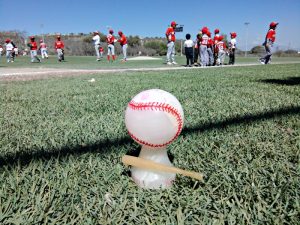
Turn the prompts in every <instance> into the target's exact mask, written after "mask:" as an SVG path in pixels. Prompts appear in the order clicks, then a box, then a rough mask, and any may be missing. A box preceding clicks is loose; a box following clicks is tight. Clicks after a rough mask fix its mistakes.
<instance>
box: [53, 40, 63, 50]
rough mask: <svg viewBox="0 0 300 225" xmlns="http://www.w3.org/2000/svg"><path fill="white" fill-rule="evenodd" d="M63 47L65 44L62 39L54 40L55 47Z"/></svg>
mask: <svg viewBox="0 0 300 225" xmlns="http://www.w3.org/2000/svg"><path fill="white" fill-rule="evenodd" d="M64 47H65V45H64V43H63V42H62V41H56V42H55V49H63V48H64Z"/></svg>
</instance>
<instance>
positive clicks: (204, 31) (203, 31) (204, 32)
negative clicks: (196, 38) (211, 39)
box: [201, 27, 209, 34]
mask: <svg viewBox="0 0 300 225" xmlns="http://www.w3.org/2000/svg"><path fill="white" fill-rule="evenodd" d="M201 32H202V34H207V33H208V32H209V30H208V28H207V27H203V28H202V30H201Z"/></svg>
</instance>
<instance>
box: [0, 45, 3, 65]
mask: <svg viewBox="0 0 300 225" xmlns="http://www.w3.org/2000/svg"><path fill="white" fill-rule="evenodd" d="M2 52H3V47H2V45H0V61H1V57H2Z"/></svg>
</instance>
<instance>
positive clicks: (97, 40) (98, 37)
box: [93, 34, 100, 45]
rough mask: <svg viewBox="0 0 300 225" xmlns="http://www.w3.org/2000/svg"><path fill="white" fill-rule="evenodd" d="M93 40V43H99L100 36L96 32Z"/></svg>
mask: <svg viewBox="0 0 300 225" xmlns="http://www.w3.org/2000/svg"><path fill="white" fill-rule="evenodd" d="M93 41H94V44H95V45H100V36H99V35H98V34H97V35H95V36H94V37H93Z"/></svg>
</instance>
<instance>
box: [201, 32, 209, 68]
mask: <svg viewBox="0 0 300 225" xmlns="http://www.w3.org/2000/svg"><path fill="white" fill-rule="evenodd" d="M201 32H202V37H201V38H200V57H201V67H205V66H207V64H208V53H207V44H208V36H207V33H208V32H209V30H208V28H207V27H203V28H202V30H201Z"/></svg>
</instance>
